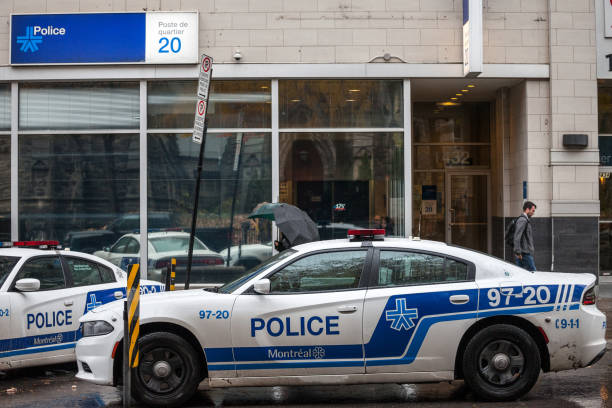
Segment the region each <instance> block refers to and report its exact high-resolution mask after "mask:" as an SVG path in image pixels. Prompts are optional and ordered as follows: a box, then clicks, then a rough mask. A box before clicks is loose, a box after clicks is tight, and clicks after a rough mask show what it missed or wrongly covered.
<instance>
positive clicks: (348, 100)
mask: <svg viewBox="0 0 612 408" xmlns="http://www.w3.org/2000/svg"><path fill="white" fill-rule="evenodd" d="M356 100H357V99H345V101H346V102H355V101H356Z"/></svg>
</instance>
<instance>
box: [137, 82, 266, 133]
mask: <svg viewBox="0 0 612 408" xmlns="http://www.w3.org/2000/svg"><path fill="white" fill-rule="evenodd" d="M197 87H198V82H197V81H152V82H149V83H148V93H147V118H148V126H149V129H190V128H193V120H194V117H195V106H196V101H197V98H196V94H197ZM271 101H272V97H271V93H270V81H212V83H211V88H210V99H209V106H208V110H207V117H208V128H209V129H211V128H224V129H228V128H232V129H235V128H270V127H271V123H272V113H271V112H272V111H271V108H270V103H271Z"/></svg>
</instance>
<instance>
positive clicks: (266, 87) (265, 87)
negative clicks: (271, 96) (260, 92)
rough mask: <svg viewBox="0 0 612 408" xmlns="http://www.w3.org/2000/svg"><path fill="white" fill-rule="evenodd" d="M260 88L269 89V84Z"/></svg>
mask: <svg viewBox="0 0 612 408" xmlns="http://www.w3.org/2000/svg"><path fill="white" fill-rule="evenodd" d="M260 88H261V89H268V86H267V85H262V86H260Z"/></svg>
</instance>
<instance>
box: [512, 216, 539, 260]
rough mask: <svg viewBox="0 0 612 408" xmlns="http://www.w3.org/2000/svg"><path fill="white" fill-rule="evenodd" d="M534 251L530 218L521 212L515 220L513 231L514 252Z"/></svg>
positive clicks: (525, 252)
mask: <svg viewBox="0 0 612 408" xmlns="http://www.w3.org/2000/svg"><path fill="white" fill-rule="evenodd" d="M534 252H535V248H534V246H533V229H532V227H531V220H530V219H529V217H528V216H527V215H526V214H525V213H523V214H522V215H521V216H520V217H518V219H517V220H516V230H515V231H514V253H515V254H531V255H533V253H534Z"/></svg>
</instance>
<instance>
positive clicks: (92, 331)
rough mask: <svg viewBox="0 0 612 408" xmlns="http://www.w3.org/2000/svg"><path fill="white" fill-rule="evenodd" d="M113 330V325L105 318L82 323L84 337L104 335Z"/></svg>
mask: <svg viewBox="0 0 612 408" xmlns="http://www.w3.org/2000/svg"><path fill="white" fill-rule="evenodd" d="M113 330H114V329H113V326H112V325H111V324H109V323H107V322H105V321H104V320H94V321H92V322H83V323H81V334H82V335H83V337H92V336H103V335H105V334H108V333H110V332H112V331H113Z"/></svg>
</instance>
